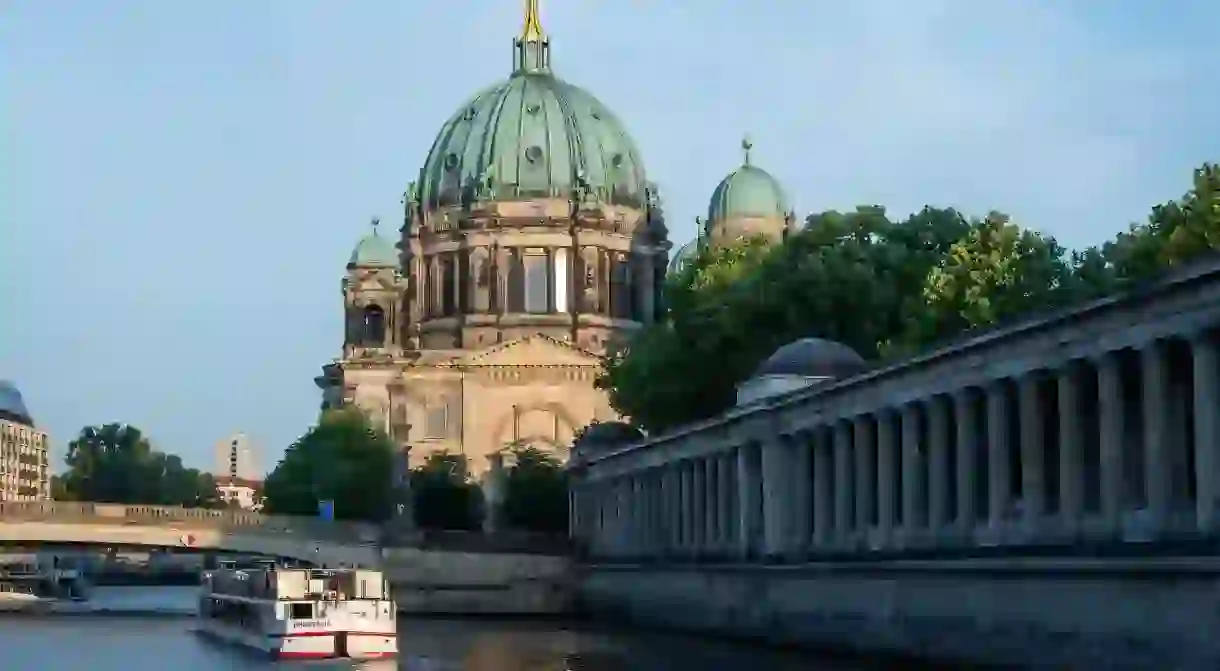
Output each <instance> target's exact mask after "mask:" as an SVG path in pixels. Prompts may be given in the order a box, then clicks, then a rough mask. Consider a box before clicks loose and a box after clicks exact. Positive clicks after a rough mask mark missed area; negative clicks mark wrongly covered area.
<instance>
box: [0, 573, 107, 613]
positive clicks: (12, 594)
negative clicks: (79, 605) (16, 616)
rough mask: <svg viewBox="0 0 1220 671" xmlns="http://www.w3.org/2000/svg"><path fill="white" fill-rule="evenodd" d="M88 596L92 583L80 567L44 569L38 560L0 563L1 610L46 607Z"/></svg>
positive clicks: (42, 608) (43, 608)
mask: <svg viewBox="0 0 1220 671" xmlns="http://www.w3.org/2000/svg"><path fill="white" fill-rule="evenodd" d="M88 599H89V584H88V582H86V581H85V579H84V577H83V576H82V575H81V574H80V572H79V571H76V570H73V569H61V568H54V569H49V570H41V569H40V568H39V566H38V565H36V564H19V565H14V564H9V565H4V566H0V612H12V611H27V610H35V611H45V610H48V609H50V608H51V607H53V606H57V605H59V604H63V603H68V602H77V601H88Z"/></svg>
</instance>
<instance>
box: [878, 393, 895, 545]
mask: <svg viewBox="0 0 1220 671" xmlns="http://www.w3.org/2000/svg"><path fill="white" fill-rule="evenodd" d="M896 419H897V418H896V417H895V416H894V413H892V412H890V411H889V410H882V411H880V412H878V413H877V494H878V495H877V508H878V510H877V527H878V531H879V532H880V534H881V542H882V544H886V545H888V544H889V543H890V541H891V539H892V538H893V534H894V512H895V510H894V504H895V503H896V501H895V497H894V495H895V494H896V493H897V492H895V491H894V490H895V489H896V487H895V485H896V484H897V483H896V482H895V479H894V476H895V475H897V473H898V470H897V468H898V432H897V430H896V427H895V426H894V423H895V420H896Z"/></svg>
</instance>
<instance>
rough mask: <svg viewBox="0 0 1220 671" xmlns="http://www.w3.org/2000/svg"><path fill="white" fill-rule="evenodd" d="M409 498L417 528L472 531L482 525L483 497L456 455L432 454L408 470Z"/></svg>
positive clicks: (461, 458)
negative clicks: (409, 474)
mask: <svg viewBox="0 0 1220 671" xmlns="http://www.w3.org/2000/svg"><path fill="white" fill-rule="evenodd" d="M411 496H412V501H413V503H414V512H415V523H416V524H418V525H419V526H420V527H421V528H424V529H448V530H461V531H474V530H476V529H478V528H479V527H480V525H481V524H482V521H483V493H482V490H480V489H479V486H478V485H477V484H475V483H474V482H473V481H472V480H471V479H470V473H469V470H468V468H467V464H466V457H464V456H462V455H460V454H451V453H449V452H445V451H439V452H433V453H432V454H429V455H428V457H427V458H426V459H425V460H424V463H422V464H420V465H419V466H417V467H416V468H413V469H411Z"/></svg>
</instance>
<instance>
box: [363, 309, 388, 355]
mask: <svg viewBox="0 0 1220 671" xmlns="http://www.w3.org/2000/svg"><path fill="white" fill-rule="evenodd" d="M360 344H361V345H363V346H365V347H382V346H383V345H385V311H384V310H382V309H381V306H380V305H366V306H365V307H364V309H363V310H362V311H361V313H360Z"/></svg>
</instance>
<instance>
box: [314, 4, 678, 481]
mask: <svg viewBox="0 0 1220 671" xmlns="http://www.w3.org/2000/svg"><path fill="white" fill-rule="evenodd" d="M512 65H513V67H512V71H511V73H510V75H509V77H508V79H507V80H505V81H503V82H500V83H499V84H496V85H494V86H492V87H489V88H487V89H485V90H483V91H481V92H479V93H477V94H475V95H474V96H473V97H472V98H471V99H469V100H468V101H466V102H465V103H463V104H462V105H461V106H460V107H458V109H457V110H456V111H455V112H454V113H453V115H452V116H451V117H450V118H449V119H448V120H447V121H445V122H444V123H443V124H442V125H441V128H440V132H439V133H438V134H437V136H436V140H435V141H434V142H433V143H432V148H431V150H430V151H429V152H428V155H427V157H426V158H425V159H424V163H423V167H422V168H421V169H420V174H419V179H418V180H417V181H415V182H412V183H411V184H410V185H409V187H408V189H407V192H406V194H405V196H404V204H405V212H404V217H403V222H402V227H401V229H400V230H399V234H398V235H396V236H393V238H391V237H390V236H389V235H386V234H384V233H382V232H381V231H379V230H378V229H379V227H378V226H376V225H375V226H374V227H373V231H372V232H371V233H369V234H368V235H367V236H366V237H365V238H364V239H362V240H361V241H360V243H359V244H358V246H357V247H356V249H355V251H353V253H352V255H351V258H350V261H349V263H348V266H347V273H346V276H345V277H344V280H343V297H344V300H343V305H344V310H345V324H346V328H345V337H344V344H343V353H342V356H341V357H340V358H339V359H338V360H336V361H335V362H334V363H333V364H330V365H328V366H326V367H325V368H324V371H323V375H321V376H320V377H319V378H317V383H318V385H319V386H320V387H321V388H322V389H323V397H324V401H323V407H324V408H325V407H336V406H339V405H342V404H345V403H348V404H355V405H356V406H358V407H360V408H362V409H364V410H365V411H366V412H367V413H368V414H369V415H370V417H372V418H373V419H374V421H376V422H377V423H379V424H381V425H383V426H384V427H385V428H386V430H387V431H388V432H389V434H390V435H391V437H392V438H394V440H395V441H396V442H398V443H399V444H400V445H402V446H403V447H410V448H411V461H412V462H418V461H419V460H421V459H423V458H424V457H425V456H426V455H427V454H428V453H430V452H432V451H435V450H441V449H444V450H448V451H450V452H453V453H458V454H464V455H465V456H466V457H467V459H468V461H469V463H470V464H471V466H472V468H473V469H474V470H475V471H476V472H477V471H481V470H483V469H485V468H486V467H487V464H488V461H487V458H488V456H489V455H491V454H493V453H496V452H499V451H501V450H503V449H504V448H506V447H508V446H510V445H513V444H517V445H532V446H536V447H541V448H543V449H549V450H554V451H557V452H559V453H560V454H559V456H561V457H562V456H566V454H563V450H565V449H566V448H567V446H568V445H570V444H571V441H572V437H573V435H574V434H575V433H576V432H577V431H578V430H580V429H581V428H582V427H584V426H586V425H587V424H589V423H590V422H592V421H608V420H613V419H616V415H615V413H614V412H613V410H612V409H611V408H610V406H609V403H608V401H607V400H606V397H605V395H604V394H603V393H602V392H601V391H599V390H597V389H595V388H594V386H593V382H594V379H595V378H596V375H597V372H598V366H599V356H600V355H601V354H604V352H605V351H606V348H607V347H608V346H609V345H611V344H612V343H614V342H616V341H617V340H619V339H620V338H622V337H624V336H626V335H627V334H629V333H630V332H631V331H632V330H634V329H636V328H638V327H639V326H640V325H641V324H644V323H649V322H652V321H655V320H657V319H658V318H660V310H661V307H660V306H661V301H660V300H659V292H660V290H661V286H662V284H663V280H664V273H665V269H666V266H667V255H668V249H669V242H668V233H667V230H666V227H665V224H664V221H663V219H662V216H661V209H660V203H659V199H658V196H657V191H656V187H655V186H654V185H652V184H651V183H650V182H649V181H648V179H647V175H646V173H645V170H644V164H643V161H642V159H641V156H640V152H639V150H638V149H637V148H636V146H635V143H634V142H633V141H632V139H631V137H630V135H628V133H627V131H626V130H625V129H624V127H623V125H622V124H621V123H620V122H619V120H618V119H617V118H616V117H615V115H614V114H613V113H612V112H611V111H610V110H609V109H608V108H607V107H606V106H605V105H603V104H602V103H601V102H600V101H598V100H597V98H595V97H594V96H593V95H591V94H590V93H588V92H587V91H585V90H583V89H581V88H578V87H576V86H574V85H572V84H569V83H567V82H565V81H564V80H562V79H560V78H559V77H557V76H556V75H555V73H554V71H553V70H552V68H551V44H550V40H549V39H548V37H547V36H546V34H545V32H544V31H543V28H542V24H541V22H540V20H539V15H538V6H537V1H536V0H530V1H529V2H527V3H526V12H525V26H524V29H523V30H522V32H521V34H520V36H519V37H517V38H516V39H514V40H513V63H512Z"/></svg>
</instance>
